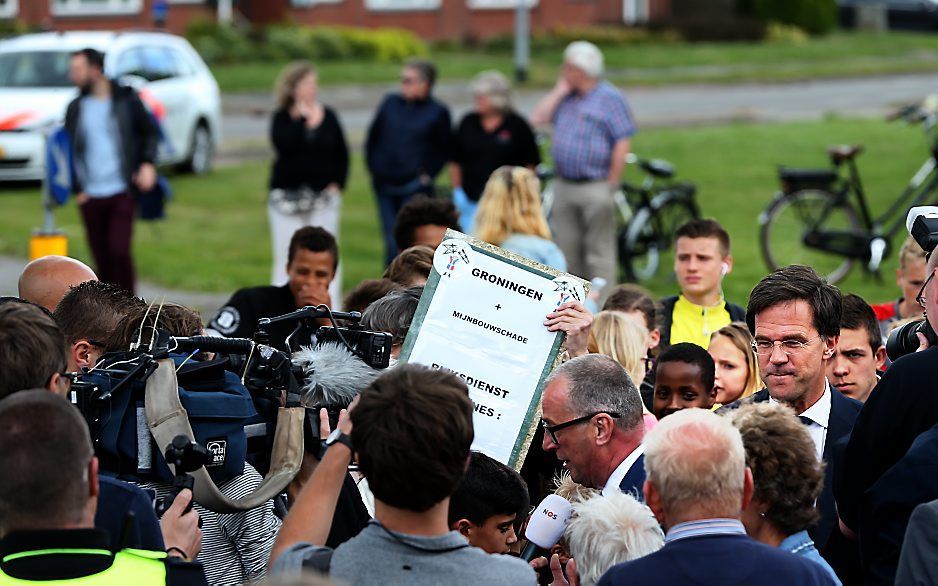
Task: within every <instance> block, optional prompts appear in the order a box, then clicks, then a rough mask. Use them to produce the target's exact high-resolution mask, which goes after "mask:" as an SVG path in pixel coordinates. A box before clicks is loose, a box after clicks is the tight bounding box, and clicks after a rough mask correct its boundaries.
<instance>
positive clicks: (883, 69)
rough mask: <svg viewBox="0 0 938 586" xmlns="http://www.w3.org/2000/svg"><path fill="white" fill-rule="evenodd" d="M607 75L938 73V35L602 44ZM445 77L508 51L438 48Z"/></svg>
mask: <svg viewBox="0 0 938 586" xmlns="http://www.w3.org/2000/svg"><path fill="white" fill-rule="evenodd" d="M603 51H604V53H605V58H606V67H607V69H608V77H609V78H610V79H611V80H612V81H614V82H616V83H622V84H626V83H627V84H642V85H656V84H667V83H677V82H740V81H762V82H780V81H790V80H794V79H812V78H821V77H838V76H840V77H844V76H859V75H872V74H893V73H903V72H916V71H938V36H936V35H931V34H920V33H901V32H891V33H883V34H873V33H856V32H840V33H835V34H831V35H829V36H826V37H821V38H817V39H810V40H808V41H804V42H793V41H776V42H763V43H694V44H690V43H677V42H657V43H646V44H625V45H614V46H608V47H604V48H603ZM561 52H562V50H561V49H559V48H557V49H548V50H535V51H533V52H532V56H531V57H532V63H531V72H530V74H531V83H533V84H535V85H547V84H551V83H553V81H554V79H555V78H556V75H557V71H558V65H559V64H560V61H561ZM431 58H432V59H433V60H434V61H436V63H437V65H438V66H439V70H440V78H441V79H442V80H444V81H446V80H465V79H469V78H471V77H472V76H474V75H475V74H476V73H478V72H479V71H482V70H484V69H493V68H494V69H498V70H500V71H502V72H504V73H505V74H508V75H511V74H512V72H513V71H514V66H513V59H512V54H511V51H510V50H501V51H488V52H483V51H481V50H478V49H475V50H473V49H461V50H458V51H457V50H452V49H447V50H436V51H433V52H432V54H431ZM284 65H285V63H282V62H265V63H238V64H234V65H217V66H214V67H213V68H212V71H213V72H214V74H215V77H216V78H217V79H218V82H219V84H220V85H221V88H222V90H223V91H269V90H270V89H271V88H272V87H273V84H274V80H275V79H276V76H277V74H278V73H279V71H280V69H281V68H282V67H283V66H284ZM318 66H319V69H320V79H321V81H322V83H323V84H326V85H330V84H347V83H382V84H384V83H388V82H393V81H394V80H396V79H397V78H398V76H399V74H400V66H399V65H397V64H393V63H376V62H370V61H367V62H366V61H353V60H349V61H342V62H321V63H319V64H318Z"/></svg>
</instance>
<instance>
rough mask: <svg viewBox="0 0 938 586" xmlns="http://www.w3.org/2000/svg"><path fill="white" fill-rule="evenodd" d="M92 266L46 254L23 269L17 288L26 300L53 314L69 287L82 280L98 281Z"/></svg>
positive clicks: (21, 296)
mask: <svg viewBox="0 0 938 586" xmlns="http://www.w3.org/2000/svg"><path fill="white" fill-rule="evenodd" d="M97 280H98V277H97V275H95V274H94V271H92V270H91V267H89V266H88V265H86V264H85V263H83V262H81V261H80V260H76V259H74V258H70V257H67V256H57V255H54V254H52V255H49V256H43V257H40V258H37V259H36V260H34V261H32V262H30V263H29V264H27V265H26V266H25V267H23V272H22V273H20V278H19V282H18V283H17V288H18V290H19V296H20V298H21V299H25V300H26V301H32V302H33V303H35V304H36V305H40V306H42V307H45V308H46V309H48V310H49V311H55V307H56V306H57V305H58V304H59V301H61V300H62V297H64V296H65V294H66V293H68V290H69V288H71V287H72V286H74V285H78V284H79V283H84V282H85V281H97Z"/></svg>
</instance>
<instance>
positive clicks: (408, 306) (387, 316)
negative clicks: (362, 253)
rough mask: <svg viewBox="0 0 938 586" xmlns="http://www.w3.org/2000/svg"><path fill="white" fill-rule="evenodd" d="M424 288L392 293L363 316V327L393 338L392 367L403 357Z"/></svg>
mask: <svg viewBox="0 0 938 586" xmlns="http://www.w3.org/2000/svg"><path fill="white" fill-rule="evenodd" d="M421 295H423V287H422V286H420V287H410V288H408V289H404V290H402V291H391V292H390V293H388V294H387V295H385V296H384V297H382V298H381V299H379V300H377V301H375V302H374V303H372V304H371V305H369V306H368V309H366V310H365V313H364V314H363V315H362V326H364V327H365V329H367V330H372V331H375V332H387V333H389V334H391V336H393V338H392V340H391V366H394V365H395V364H397V357H398V356H400V355H401V349H402V348H403V347H404V339H405V338H406V337H407V332H408V330H409V329H410V322H412V321H413V320H414V314H415V313H417V305H418V304H419V303H420V296H421Z"/></svg>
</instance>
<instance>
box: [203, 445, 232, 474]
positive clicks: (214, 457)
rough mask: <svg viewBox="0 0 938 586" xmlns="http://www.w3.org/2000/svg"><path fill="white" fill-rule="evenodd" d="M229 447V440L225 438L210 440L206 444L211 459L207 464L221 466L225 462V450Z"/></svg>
mask: <svg viewBox="0 0 938 586" xmlns="http://www.w3.org/2000/svg"><path fill="white" fill-rule="evenodd" d="M227 448H228V442H227V441H225V440H210V441H209V442H208V443H206V444H205V449H206V450H208V455H209V461H208V464H206V467H208V466H221V465H223V464H224V463H225V452H226V450H227Z"/></svg>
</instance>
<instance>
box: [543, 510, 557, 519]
mask: <svg viewBox="0 0 938 586" xmlns="http://www.w3.org/2000/svg"><path fill="white" fill-rule="evenodd" d="M541 513H543V514H544V515H545V516H547V517H549V518H551V519H553V520H554V521H556V520H557V513H555V512H553V511H551V510H549V509H543V510H542V511H541Z"/></svg>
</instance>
